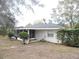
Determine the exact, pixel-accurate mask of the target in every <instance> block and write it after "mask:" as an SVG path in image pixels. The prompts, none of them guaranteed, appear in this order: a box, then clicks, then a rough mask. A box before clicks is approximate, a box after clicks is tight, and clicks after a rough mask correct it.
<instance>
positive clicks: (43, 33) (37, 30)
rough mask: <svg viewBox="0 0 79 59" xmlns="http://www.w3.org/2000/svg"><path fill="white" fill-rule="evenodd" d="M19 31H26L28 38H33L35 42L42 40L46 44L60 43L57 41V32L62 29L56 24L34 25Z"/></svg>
mask: <svg viewBox="0 0 79 59" xmlns="http://www.w3.org/2000/svg"><path fill="white" fill-rule="evenodd" d="M20 29H25V30H27V31H28V34H29V35H30V38H35V39H37V40H42V39H44V40H46V41H48V42H53V43H60V41H59V40H58V39H57V32H58V31H59V30H61V29H63V27H62V26H59V25H56V24H35V25H31V26H26V27H25V28H20Z"/></svg>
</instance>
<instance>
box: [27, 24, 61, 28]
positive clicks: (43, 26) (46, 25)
mask: <svg viewBox="0 0 79 59" xmlns="http://www.w3.org/2000/svg"><path fill="white" fill-rule="evenodd" d="M26 28H62V26H60V25H57V24H34V25H30V26H28V25H27V26H26Z"/></svg>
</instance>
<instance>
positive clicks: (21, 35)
mask: <svg viewBox="0 0 79 59" xmlns="http://www.w3.org/2000/svg"><path fill="white" fill-rule="evenodd" d="M19 36H20V37H21V38H23V39H26V38H27V36H28V33H27V32H20V33H19Z"/></svg>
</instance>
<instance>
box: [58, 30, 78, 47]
mask: <svg viewBox="0 0 79 59" xmlns="http://www.w3.org/2000/svg"><path fill="white" fill-rule="evenodd" d="M57 36H58V39H59V40H61V41H62V44H64V45H68V46H76V47H79V29H71V30H61V31H59V32H58V35H57Z"/></svg>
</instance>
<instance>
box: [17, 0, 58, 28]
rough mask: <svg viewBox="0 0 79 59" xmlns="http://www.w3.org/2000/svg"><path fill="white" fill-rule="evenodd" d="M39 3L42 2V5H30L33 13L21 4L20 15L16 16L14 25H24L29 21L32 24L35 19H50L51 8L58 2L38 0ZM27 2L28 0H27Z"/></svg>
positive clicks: (56, 0) (55, 0)
mask: <svg viewBox="0 0 79 59" xmlns="http://www.w3.org/2000/svg"><path fill="white" fill-rule="evenodd" d="M39 1H40V3H39V4H43V5H44V7H40V6H38V5H36V6H32V7H33V9H34V13H33V12H32V10H31V9H26V8H25V7H23V6H20V9H21V11H22V15H18V16H16V19H17V21H18V22H17V24H16V26H17V27H19V26H26V25H27V24H29V23H31V24H34V23H35V22H36V21H39V20H42V19H43V18H44V19H46V21H48V20H49V19H51V15H50V14H51V13H52V8H56V6H57V4H58V0H39ZM28 3H29V1H28Z"/></svg>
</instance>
